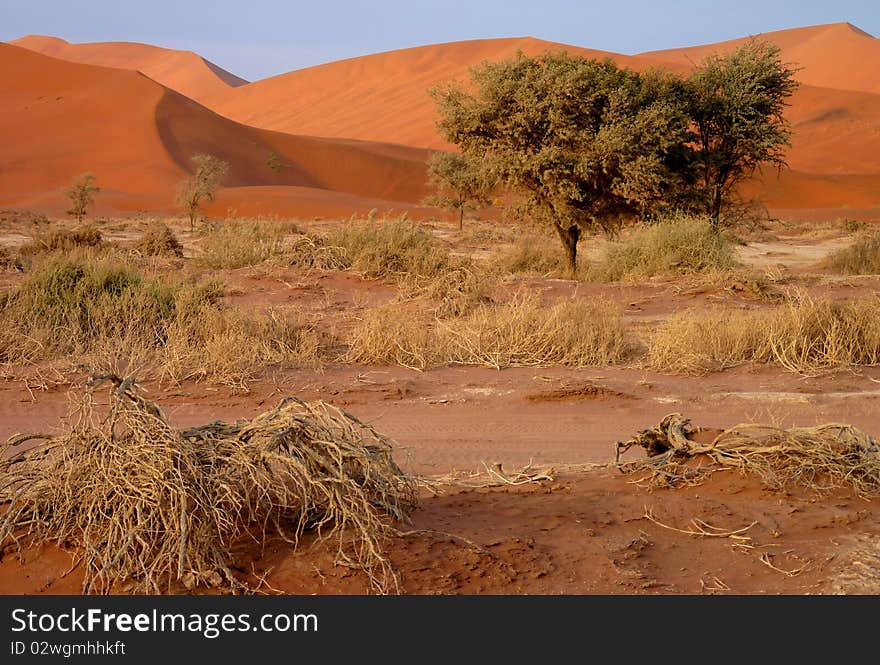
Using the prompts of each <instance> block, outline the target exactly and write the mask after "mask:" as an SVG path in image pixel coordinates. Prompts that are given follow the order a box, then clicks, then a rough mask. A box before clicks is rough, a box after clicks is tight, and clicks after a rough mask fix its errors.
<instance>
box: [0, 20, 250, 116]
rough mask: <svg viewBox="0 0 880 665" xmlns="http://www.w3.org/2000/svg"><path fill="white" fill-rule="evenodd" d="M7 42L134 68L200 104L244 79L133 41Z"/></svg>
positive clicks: (35, 38)
mask: <svg viewBox="0 0 880 665" xmlns="http://www.w3.org/2000/svg"><path fill="white" fill-rule="evenodd" d="M10 43H11V44H15V45H16V46H21V47H22V48H26V49H30V50H31V51H36V52H38V53H42V54H43V55H50V56H52V57H53V58H61V59H62V60H70V61H71V62H80V63H82V64H85V65H100V66H102V67H117V68H119V69H134V70H136V71H140V72H143V73H144V74H146V75H147V76H149V77H150V78H151V79H153V80H154V81H156V82H158V83H161V84H162V85H164V86H165V87H166V88H171V89H172V90H176V91H177V92H179V93H181V94H183V95H186V96H187V97H189V98H190V99H194V100H196V101H197V102H199V103H202V104H204V103H205V100H207V99H209V98H211V97H216V96H218V95H222V94H223V93H225V92H226V91H227V90H228V89H229V88H234V87H237V86H240V85H245V84H246V83H247V81H246V80H245V79H243V78H239V77H238V76H236V75H235V74H231V73H230V72H227V71H226V70H225V69H221V68H220V67H218V66H217V65H215V64H214V63H213V62H210V61H208V60H205V59H204V58H202V57H201V56H200V55H198V54H197V53H193V52H192V51H176V50H174V49H167V48H161V47H159V46H152V45H150V44H137V43H133V42H95V43H90V44H71V43H70V42H67V41H65V40H63V39H59V38H58V37H47V36H44V35H28V36H27V37H22V38H21V39H16V40H14V41H12V42H10Z"/></svg>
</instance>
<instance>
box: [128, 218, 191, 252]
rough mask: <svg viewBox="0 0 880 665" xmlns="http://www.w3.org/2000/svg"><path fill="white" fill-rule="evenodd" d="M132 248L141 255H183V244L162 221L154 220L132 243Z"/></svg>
mask: <svg viewBox="0 0 880 665" xmlns="http://www.w3.org/2000/svg"><path fill="white" fill-rule="evenodd" d="M132 249H133V250H134V251H135V252H137V253H138V254H140V255H141V256H166V257H176V258H181V257H183V245H181V244H180V241H179V240H178V239H177V236H175V235H174V232H173V231H172V230H171V229H170V228H168V225H167V224H164V223H162V222H158V221H156V222H153V223H151V224H150V225H149V226H148V227H147V229H146V230H145V231H144V233H143V235H141V237H140V238H138V240H137V242H135V243H134V244H133V245H132Z"/></svg>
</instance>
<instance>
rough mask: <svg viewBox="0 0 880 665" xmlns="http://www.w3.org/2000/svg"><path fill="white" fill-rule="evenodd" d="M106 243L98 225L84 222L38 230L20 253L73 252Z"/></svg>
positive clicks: (25, 254)
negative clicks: (69, 226)
mask: <svg viewBox="0 0 880 665" xmlns="http://www.w3.org/2000/svg"><path fill="white" fill-rule="evenodd" d="M105 244H106V242H105V241H104V239H103V236H102V235H101V231H100V230H99V229H98V227H96V226H94V225H92V224H83V225H80V226H77V227H74V228H53V229H40V230H37V231H36V232H35V233H34V234H33V236H32V239H31V241H30V242H28V243H25V244H24V245H22V246H21V247H20V248H19V253H20V254H21V255H22V256H34V255H35V254H50V253H52V252H71V251H73V250H76V249H82V248H91V249H98V248H101V247H103V246H104V245H105Z"/></svg>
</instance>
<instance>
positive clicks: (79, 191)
mask: <svg viewBox="0 0 880 665" xmlns="http://www.w3.org/2000/svg"><path fill="white" fill-rule="evenodd" d="M95 180H97V178H96V177H95V175H94V174H92V173H83V174H82V175H81V176H79V177H78V178H77V179H76V180H74V181H73V184H72V185H71V186H70V187H69V188H67V189H65V190H64V194H65V196H67V198H69V199H70V204H71V205H70V209H69V210H68V211H67V214H68V215H70V216H71V217H76V221H78V222H80V223H82V221H83V218H84V217H85V216H86V211H87V210H88V207H89V206H90V205H92V203H94V201H95V194H97V193H98V192H100V191H101V188H100V187H96V186H95V184H94V183H95Z"/></svg>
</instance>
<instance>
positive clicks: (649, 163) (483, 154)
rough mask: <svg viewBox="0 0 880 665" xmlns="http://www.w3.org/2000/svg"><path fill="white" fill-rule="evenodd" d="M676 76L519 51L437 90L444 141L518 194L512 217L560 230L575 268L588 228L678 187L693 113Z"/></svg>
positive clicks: (605, 225) (607, 226) (610, 222)
mask: <svg viewBox="0 0 880 665" xmlns="http://www.w3.org/2000/svg"><path fill="white" fill-rule="evenodd" d="M672 83H673V82H672V80H671V79H670V78H669V77H664V76H662V75H660V74H648V75H641V74H638V73H635V72H632V71H629V70H621V69H618V67H617V66H616V65H615V64H614V63H613V62H612V61H611V60H606V61H604V62H600V61H597V60H587V59H584V58H580V57H571V56H568V55H567V54H565V53H562V54H558V55H550V54H547V55H543V56H540V57H537V58H530V57H527V56H525V55H523V54H522V53H520V54H519V55H518V56H517V57H516V58H514V59H512V60H506V61H501V62H495V63H492V62H487V63H484V64H483V65H482V66H480V67H478V68H476V69H474V70H472V72H471V85H470V87H469V89H468V90H466V89H464V88H463V87H461V86H458V85H455V84H451V85H447V86H444V87H441V88H435V89H433V90H432V91H431V94H432V95H433V97H434V98H435V100H436V101H437V104H438V109H439V113H440V121H439V123H438V127H439V129H440V131H441V133H442V135H443V136H444V138H445V139H446V140H447V141H449V142H450V143H453V144H455V145H457V146H458V147H459V149H460V150H461V153H462V154H463V156H464V157H465V158H466V159H468V160H469V161H470V162H471V163H474V164H479V165H480V168H481V169H482V170H483V171H484V173H485V174H486V175H487V177H488V178H489V179H490V180H492V181H497V182H498V183H499V184H500V185H501V186H504V187H506V188H507V189H509V190H510V191H511V192H512V193H514V194H516V195H518V198H519V203H518V205H516V206H514V208H513V212H514V213H515V214H518V215H519V216H529V217H531V218H533V219H535V220H536V221H539V222H542V223H545V224H547V225H549V226H550V227H552V228H553V229H554V230H555V231H556V233H557V235H558V236H559V238H560V240H561V242H562V244H563V247H564V248H565V253H566V258H567V260H568V267H569V269H570V270H571V271H572V272H574V271H575V270H576V267H577V249H578V241H579V240H580V237H581V232H582V230H583V229H591V228H599V229H603V230H611V229H613V228H615V227H616V225H617V224H618V223H619V220H620V219H621V218H622V217H624V216H627V215H633V214H638V213H639V212H642V211H644V210H645V209H646V208H648V207H650V206H651V205H653V204H654V203H656V202H658V201H660V200H662V199H663V197H664V195H665V193H666V192H667V191H669V190H671V189H672V188H673V186H674V185H675V184H676V183H675V181H676V180H677V178H678V175H677V171H676V169H675V168H674V162H675V161H676V160H677V159H680V157H681V146H683V145H684V143H685V136H686V131H687V118H686V115H685V114H684V113H683V110H682V109H681V108H680V105H678V104H675V103H673V102H672V101H671V94H670V91H671V90H672V89H673V85H672Z"/></svg>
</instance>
